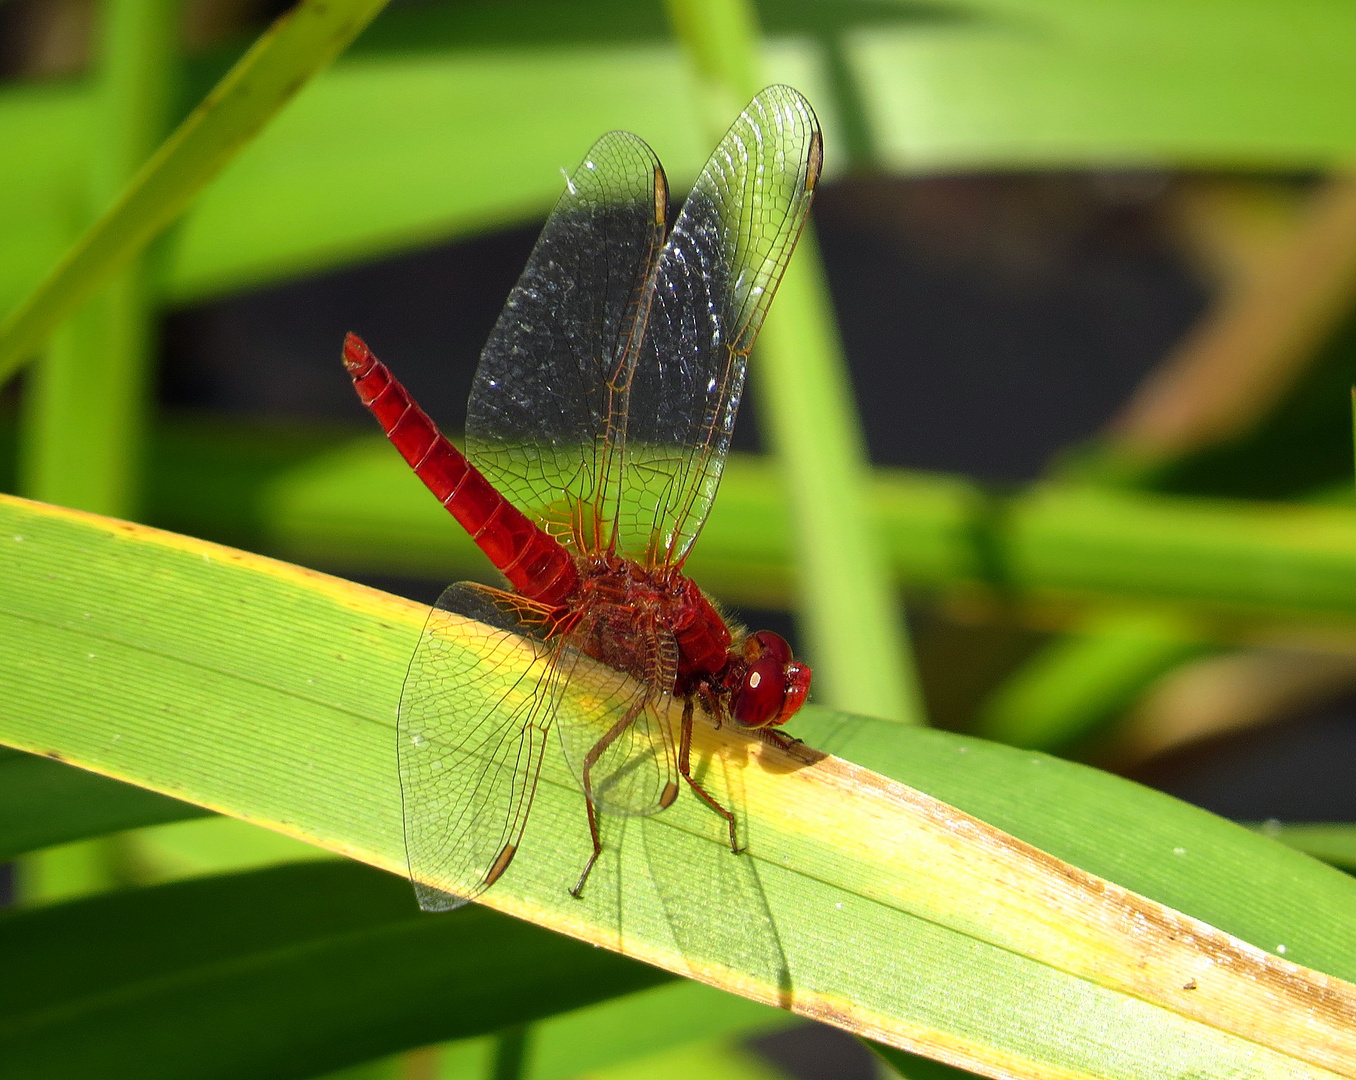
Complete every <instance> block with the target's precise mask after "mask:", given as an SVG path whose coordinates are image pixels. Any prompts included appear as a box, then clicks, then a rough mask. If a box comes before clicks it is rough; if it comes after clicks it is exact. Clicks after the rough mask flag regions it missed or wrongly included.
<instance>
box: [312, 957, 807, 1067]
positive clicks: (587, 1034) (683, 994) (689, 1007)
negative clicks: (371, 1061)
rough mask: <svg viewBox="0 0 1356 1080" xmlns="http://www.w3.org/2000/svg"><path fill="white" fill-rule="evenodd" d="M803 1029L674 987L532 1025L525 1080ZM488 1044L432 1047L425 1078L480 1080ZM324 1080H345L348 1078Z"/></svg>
mask: <svg viewBox="0 0 1356 1080" xmlns="http://www.w3.org/2000/svg"><path fill="white" fill-rule="evenodd" d="M802 1023H804V1021H802V1020H800V1019H799V1018H797V1017H793V1016H791V1015H790V1014H788V1013H786V1012H783V1011H781V1010H780V1009H773V1008H771V1007H769V1006H767V1005H760V1004H759V1003H757V1002H755V1001H749V1000H747V999H746V998H740V997H735V996H733V995H731V994H727V993H724V992H723V991H720V990H717V989H715V988H714V987H711V986H705V985H703V984H702V983H697V982H692V981H691V980H688V979H678V980H675V981H673V982H666V983H664V984H662V985H660V986H655V987H651V988H650V989H648V990H640V991H637V992H635V993H632V994H627V995H625V996H623V997H616V998H612V999H611V1000H609V1001H604V1002H600V1003H599V1004H597V1005H588V1006H585V1007H584V1008H581V1009H573V1010H571V1011H570V1012H567V1013H561V1014H560V1015H557V1016H552V1017H548V1018H546V1019H545V1020H541V1021H538V1022H537V1023H535V1024H533V1025H532V1036H531V1046H530V1048H529V1052H528V1069H527V1077H528V1080H574V1078H576V1077H582V1076H585V1075H592V1074H593V1073H595V1072H597V1071H598V1070H604V1069H611V1068H614V1067H619V1066H624V1065H626V1064H627V1063H628V1062H634V1061H637V1060H639V1059H642V1058H645V1057H647V1056H649V1055H652V1054H657V1053H662V1052H667V1051H675V1050H679V1049H681V1048H682V1047H685V1046H690V1045H691V1044H693V1043H698V1042H703V1041H706V1040H710V1039H716V1038H734V1037H748V1036H753V1035H759V1034H767V1033H769V1032H773V1031H778V1030H780V1029H783V1028H786V1027H788V1026H792V1025H796V1024H802ZM493 1041H494V1040H493V1036H490V1037H485V1038H479V1039H472V1040H464V1041H461V1042H457V1043H448V1044H444V1045H441V1046H437V1047H430V1048H429V1059H430V1071H432V1072H433V1074H434V1075H435V1076H436V1077H437V1080H483V1078H484V1076H485V1071H486V1068H487V1063H488V1061H489V1058H490V1056H491V1054H492V1051H493ZM382 1064H398V1063H396V1062H390V1063H382ZM402 1075H403V1074H402ZM325 1080H350V1071H349V1070H345V1071H344V1072H343V1073H342V1074H332V1075H331V1076H328V1077H326V1078H325Z"/></svg>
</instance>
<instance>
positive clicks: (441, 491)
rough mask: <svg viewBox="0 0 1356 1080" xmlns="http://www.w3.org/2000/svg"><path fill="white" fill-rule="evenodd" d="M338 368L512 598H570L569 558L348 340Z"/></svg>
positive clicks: (359, 344) (357, 341)
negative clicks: (498, 575)
mask: <svg viewBox="0 0 1356 1080" xmlns="http://www.w3.org/2000/svg"><path fill="white" fill-rule="evenodd" d="M344 366H345V367H346V368H347V369H348V373H349V374H350V375H351V376H352V377H353V386H354V388H355V389H356V390H357V391H358V397H359V398H360V399H361V400H362V403H363V404H364V405H366V406H367V407H368V409H370V410H371V411H372V415H373V416H375V417H376V418H377V422H378V423H379V424H381V430H382V431H384V432H385V433H386V437H387V438H388V439H390V440H391V442H392V443H393V444H394V445H395V448H396V449H397V450H399V451H400V454H401V456H402V457H403V458H404V459H405V460H406V461H407V462H409V465H410V468H412V469H413V470H414V472H415V475H416V476H418V477H419V479H420V480H422V481H423V482H424V485H425V486H426V487H427V488H428V489H429V491H431V492H433V494H434V495H435V496H437V498H438V501H439V502H440V503H442V504H443V505H444V506H445V507H447V510H448V512H449V513H450V514H451V515H452V516H453V517H454V518H456V519H457V521H458V522H460V524H461V526H462V528H464V529H465V530H466V531H467V532H468V533H469V534H470V535H471V539H472V540H474V541H475V542H476V544H477V545H478V546H479V548H480V550H481V551H483V552H484V553H485V554H486V555H488V556H489V558H490V562H492V563H494V565H495V566H496V567H497V568H498V569H499V571H500V573H502V574H503V575H504V576H505V577H506V578H508V579H509V582H510V584H512V585H513V588H514V591H515V592H517V593H518V594H519V595H520V596H525V597H527V598H528V599H529V600H536V601H538V602H539V603H542V604H548V605H551V606H554V605H557V604H560V603H563V602H564V601H565V600H566V599H567V598H568V597H570V596H573V595H574V593H575V592H576V591H577V590H578V587H579V573H578V570H577V569H576V567H575V564H574V559H572V558H571V557H570V553H569V552H568V551H566V550H565V549H564V548H563V547H561V546H560V544H558V543H557V542H556V541H555V540H554V539H552V538H551V537H550V536H549V535H547V534H546V532H544V531H543V530H542V529H540V528H539V527H538V526H537V525H536V524H535V523H534V522H532V521H531V520H530V519H529V518H528V517H527V515H526V514H524V513H523V512H522V511H521V510H519V509H518V508H517V507H516V506H514V505H513V504H512V503H510V502H509V501H508V500H507V499H506V498H504V496H503V495H501V494H500V493H499V492H498V491H496V490H495V488H494V485H492V484H491V483H490V482H489V481H488V480H486V479H485V477H484V476H482V475H481V473H480V470H479V469H477V468H476V467H475V466H474V465H472V464H471V463H470V462H469V461H467V460H466V456H465V455H464V454H463V453H462V452H461V451H460V450H458V449H457V448H456V447H455V446H453V445H452V444H451V443H450V442H448V441H447V439H446V437H445V436H444V435H443V434H442V432H440V431H439V430H438V427H437V425H436V424H434V423H433V421H432V420H430V419H429V417H428V414H427V413H425V412H424V410H423V409H421V408H419V406H418V405H416V404H415V403H414V399H413V398H411V397H410V395H409V391H407V390H406V389H405V388H404V387H403V386H401V385H400V383H399V382H398V381H397V380H396V378H395V376H394V375H392V374H391V372H390V370H389V369H388V368H387V367H386V365H385V364H383V363H382V362H381V361H380V360H378V359H377V358H376V357H375V356H373V355H372V351H371V350H370V349H369V348H368V347H367V346H366V344H364V343H363V341H362V339H361V338H359V337H357V336H356V335H354V334H349V335H348V337H347V338H345V339H344Z"/></svg>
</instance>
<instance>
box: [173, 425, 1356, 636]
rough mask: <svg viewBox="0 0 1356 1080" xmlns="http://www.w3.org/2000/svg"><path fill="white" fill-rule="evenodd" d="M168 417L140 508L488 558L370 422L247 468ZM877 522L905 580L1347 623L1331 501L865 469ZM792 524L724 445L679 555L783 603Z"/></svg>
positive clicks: (1216, 616) (373, 561) (317, 561)
mask: <svg viewBox="0 0 1356 1080" xmlns="http://www.w3.org/2000/svg"><path fill="white" fill-rule="evenodd" d="M235 430H237V429H231V428H227V429H224V430H223V431H221V432H200V433H196V434H195V433H190V432H186V431H183V430H176V431H169V432H166V434H165V436H164V441H163V443H161V444H160V445H161V446H162V449H161V450H159V451H157V460H158V461H160V462H162V463H163V464H162V465H161V466H160V467H159V470H158V473H157V475H158V476H159V480H158V481H157V484H158V486H157V489H156V493H155V503H154V507H153V512H154V513H155V517H154V520H156V521H157V522H160V523H163V524H165V525H167V526H170V527H173V528H177V529H180V530H183V531H188V532H202V533H205V534H207V535H211V536H222V537H224V538H227V539H236V537H237V536H238V535H239V534H238V533H234V532H231V531H218V530H224V529H225V523H224V522H223V521H222V520H221V518H219V517H218V516H217V515H216V514H215V512H214V508H213V504H212V502H211V500H210V499H207V498H205V496H208V495H212V494H214V493H215V492H217V491H219V490H220V491H225V492H227V493H229V494H230V496H231V498H232V500H233V502H232V506H233V507H238V508H240V510H241V513H240V514H239V515H238V518H239V519H244V520H248V521H253V522H257V526H256V528H257V531H255V532H253V533H252V534H251V535H249V536H246V537H241V538H240V542H242V543H251V544H256V545H260V546H262V547H263V549H264V550H268V551H275V552H279V553H281V554H283V555H284V556H286V557H288V558H294V559H297V560H299V561H302V562H306V563H309V564H312V565H323V566H336V567H345V568H349V569H351V570H352V571H353V572H355V573H371V574H379V573H402V574H408V575H411V576H422V577H429V578H435V579H438V578H441V579H445V580H451V579H452V578H454V577H458V576H468V575H472V574H476V573H485V572H486V565H487V564H486V563H485V562H484V561H483V558H482V557H481V556H480V555H479V553H478V552H477V550H476V549H475V547H474V545H473V544H472V543H471V542H470V541H469V540H467V539H466V537H465V535H464V533H463V532H462V531H461V530H460V529H459V528H458V527H457V525H456V523H455V522H454V521H452V520H451V519H450V518H449V517H448V515H447V514H446V512H445V511H443V510H442V509H441V508H440V507H439V506H438V505H437V503H436V502H435V501H434V500H432V499H430V498H429V496H428V493H427V491H425V490H424V488H423V487H422V486H421V485H420V484H419V482H418V480H417V479H416V478H415V477H413V476H412V475H410V472H409V469H408V468H406V467H405V465H404V463H403V462H401V461H400V460H399V458H397V457H396V456H395V455H393V454H391V453H390V450H389V446H388V445H387V444H386V443H385V441H384V440H382V439H380V438H379V437H372V438H359V439H354V440H352V441H351V442H345V443H342V444H341V445H339V446H332V447H330V448H328V449H326V448H321V449H319V450H316V449H314V448H311V447H308V446H307V445H306V444H305V443H304V441H303V440H301V439H300V438H295V437H294V436H289V438H292V439H294V444H295V445H296V449H295V451H288V450H287V449H286V447H285V446H278V449H277V450H276V451H275V452H270V451H268V450H267V448H268V447H269V446H270V445H277V444H278V443H279V442H281V441H282V440H279V439H278V438H277V437H276V436H274V437H270V436H269V435H268V434H267V432H266V431H264V430H261V429H248V430H249V431H250V432H252V435H251V439H252V445H253V446H254V448H255V449H254V451H253V452H254V454H255V455H256V456H257V457H258V458H259V459H260V467H259V468H258V469H257V471H255V472H253V473H251V474H249V475H245V474H243V471H240V472H237V471H236V470H234V469H232V468H226V467H223V465H222V463H221V461H220V451H219V449H217V448H220V447H223V446H227V445H235V439H237V438H238V439H239V441H240V442H241V443H242V444H243V443H244V442H245V441H246V440H245V434H246V432H245V431H241V432H240V433H239V435H238V436H233V435H232V434H231V432H232V431H235ZM870 490H871V497H872V505H873V506H874V510H875V514H876V522H877V527H878V528H879V529H880V530H881V536H882V538H883V542H884V544H885V548H886V552H887V555H888V557H889V559H890V565H891V567H892V569H893V571H894V573H895V574H896V575H898V577H899V579H900V580H901V581H904V582H906V583H909V584H914V585H923V586H929V587H939V586H940V587H956V586H960V587H965V588H967V589H970V590H973V589H974V587H976V586H978V587H981V588H992V587H993V586H994V585H995V584H997V585H1001V586H1002V587H1004V588H1006V589H1008V590H1009V591H1010V593H1011V594H1012V595H1014V596H1016V597H1018V598H1022V599H1025V600H1029V601H1033V602H1039V603H1042V604H1051V605H1054V606H1056V609H1058V608H1059V607H1060V606H1064V607H1067V606H1068V605H1070V604H1083V603H1096V604H1108V605H1114V606H1118V607H1124V606H1128V605H1132V604H1152V605H1155V606H1157V605H1173V606H1174V607H1176V606H1178V605H1182V606H1185V607H1186V608H1187V609H1189V610H1190V611H1191V612H1192V614H1193V617H1197V618H1199V620H1200V622H1199V625H1200V628H1201V633H1202V634H1203V635H1205V634H1218V635H1219V638H1220V640H1229V636H1230V635H1236V634H1238V633H1239V631H1240V629H1243V630H1244V631H1246V630H1247V628H1248V626H1249V623H1250V622H1255V623H1276V622H1282V623H1293V624H1300V625H1304V624H1310V625H1314V626H1329V627H1331V628H1333V629H1335V630H1337V631H1338V632H1339V633H1343V634H1347V633H1350V631H1351V629H1352V627H1353V624H1356V519H1353V517H1352V514H1351V512H1350V511H1349V510H1348V509H1346V508H1345V507H1332V506H1315V505H1293V504H1281V505H1278V504H1274V503H1250V502H1243V501H1233V500H1225V499H1197V498H1185V497H1180V496H1164V495H1155V494H1151V493H1142V492H1126V491H1106V490H1103V491H1096V490H1090V489H1087V488H1083V487H1077V486H1061V485H1053V484H1040V485H1036V486H1034V487H1032V488H1029V489H1027V490H1026V491H1024V492H1021V493H1019V494H1017V495H1015V496H1013V497H1011V498H1010V499H1007V500H1004V501H1003V502H1002V503H1000V504H998V505H997V506H995V505H994V504H993V503H992V501H991V500H990V499H989V498H988V497H987V496H986V495H985V494H984V493H983V492H982V491H981V489H980V488H979V487H978V486H977V485H975V484H974V483H972V482H971V481H968V480H965V479H963V478H960V477H952V476H945V475H937V474H928V473H913V472H906V471H904V470H896V469H879V470H876V472H875V474H874V476H873V478H872V483H871V489H870ZM790 536H791V527H790V512H789V509H788V503H787V500H786V498H785V496H784V494H783V492H782V489H781V486H780V483H779V479H778V475H777V472H776V470H775V466H774V465H773V464H772V462H770V461H769V460H767V459H765V458H757V457H752V456H748V455H741V454H734V455H731V458H730V461H729V464H728V467H727V468H726V471H725V475H724V477H723V479H722V481H721V490H720V498H719V499H717V500H716V503H715V506H714V507H713V509H712V512H711V518H710V521H709V522H708V523H707V526H706V528H705V530H703V532H702V537H701V541H700V542H699V543H698V544H696V545H695V546H694V548H693V554H692V558H691V560H690V561H689V564H688V565H689V568H690V570H691V571H692V575H693V577H694V578H696V580H697V581H699V582H700V583H701V584H702V585H703V587H705V588H708V589H710V590H712V591H713V592H715V593H717V594H718V595H720V596H722V597H723V598H726V599H728V600H730V601H731V602H733V603H740V604H747V605H749V606H751V607H757V606H762V607H778V606H784V605H788V604H789V603H790V598H791V595H792V592H793V577H792V569H791V557H792V556H791V542H790Z"/></svg>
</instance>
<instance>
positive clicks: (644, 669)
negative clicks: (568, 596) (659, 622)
mask: <svg viewBox="0 0 1356 1080" xmlns="http://www.w3.org/2000/svg"><path fill="white" fill-rule="evenodd" d="M618 633H619V632H618V631H616V630H615V629H613V628H611V627H610V625H609V623H608V620H607V619H606V618H600V617H597V616H594V617H592V618H589V617H587V616H586V618H585V621H584V622H583V623H582V624H581V625H580V626H579V628H578V629H577V630H576V631H575V633H574V634H573V635H572V641H573V642H574V647H576V648H583V647H585V645H586V643H587V647H588V648H589V650H590V652H593V654H594V655H610V654H615V651H616V650H617V649H618V648H620V649H621V650H624V651H625V653H626V654H627V655H628V656H631V657H632V658H633V667H634V671H633V673H632V674H631V675H626V674H623V673H621V672H619V671H614V670H613V669H610V668H604V667H602V666H601V665H595V666H592V667H591V668H590V670H591V672H592V674H591V675H590V676H588V677H587V678H589V679H590V684H589V686H588V688H587V689H588V690H590V691H591V692H590V693H583V694H573V695H571V698H572V700H571V704H570V708H569V709H568V710H563V709H562V710H561V713H560V719H559V722H558V724H557V727H558V728H559V730H560V740H561V745H562V747H563V749H564V752H565V758H566V760H567V761H568V762H569V763H570V768H571V769H572V770H573V771H574V775H575V778H576V779H577V780H579V782H580V784H581V786H582V785H583V782H584V769H585V766H586V765H588V767H589V780H590V784H591V787H592V792H593V801H594V804H595V805H596V806H598V807H600V808H601V809H603V810H606V811H608V812H609V813H613V814H628V815H629V814H653V813H655V812H656V811H658V810H661V809H663V808H664V807H665V806H667V805H668V804H669V803H671V802H672V801H673V798H674V796H675V795H676V794H677V791H678V766H677V750H676V744H675V739H674V730H673V725H672V722H671V717H670V712H671V705H672V702H673V695H672V688H673V684H674V680H675V679H676V677H677V674H678V645H677V642H676V641H674V639H673V635H672V634H670V633H668V632H667V631H665V630H662V629H659V628H650V629H644V630H640V631H626V632H621V634H620V635H619V636H624V638H625V640H618V641H615V642H609V641H606V640H604V638H605V637H606V636H607V635H612V634H618ZM590 637H591V638H592V639H593V640H592V642H589V638H590ZM582 669H583V665H580V670H581V675H580V678H581V680H582V679H584V678H586V677H585V676H584V675H583V674H582ZM580 685H581V686H582V685H583V684H582V682H581V684H580ZM591 757H592V758H593V760H592V763H591V764H589V763H590V759H591Z"/></svg>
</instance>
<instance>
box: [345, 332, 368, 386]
mask: <svg viewBox="0 0 1356 1080" xmlns="http://www.w3.org/2000/svg"><path fill="white" fill-rule="evenodd" d="M375 363H376V357H374V356H373V355H372V350H371V349H369V348H368V347H367V345H366V343H365V342H364V341H363V339H362V338H360V337H359V336H358V335H357V334H349V335H348V336H347V337H345V338H344V367H346V368H347V369H348V373H349V374H350V375H352V376H353V377H354V378H355V379H360V378H362V377H363V376H364V375H366V374H367V373H368V372H369V371H370V370H371V369H372V365H373V364H375Z"/></svg>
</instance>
